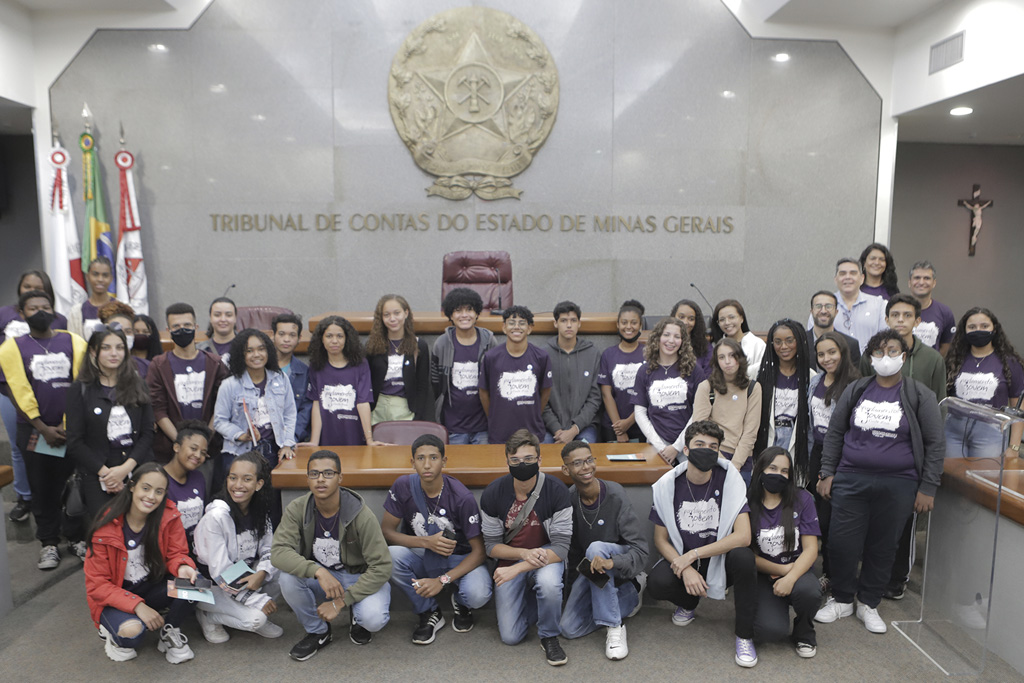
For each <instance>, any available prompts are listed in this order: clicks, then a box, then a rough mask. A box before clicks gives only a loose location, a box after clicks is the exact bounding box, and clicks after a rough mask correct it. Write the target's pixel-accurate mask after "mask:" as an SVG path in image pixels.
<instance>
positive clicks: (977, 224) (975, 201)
mask: <svg viewBox="0 0 1024 683" xmlns="http://www.w3.org/2000/svg"><path fill="white" fill-rule="evenodd" d="M956 205H957V206H962V207H964V208H965V209H968V210H969V211H970V212H971V233H970V235H971V236H970V242H969V246H968V249H967V255H968V256H974V245H975V244H977V243H978V233H979V232H981V212H982V211H984V210H985V209H987V208H988V207H990V206H992V200H991V199H982V198H981V185H975V186H974V190H973V191H972V192H971V198H970V199H958V200H957V202H956Z"/></svg>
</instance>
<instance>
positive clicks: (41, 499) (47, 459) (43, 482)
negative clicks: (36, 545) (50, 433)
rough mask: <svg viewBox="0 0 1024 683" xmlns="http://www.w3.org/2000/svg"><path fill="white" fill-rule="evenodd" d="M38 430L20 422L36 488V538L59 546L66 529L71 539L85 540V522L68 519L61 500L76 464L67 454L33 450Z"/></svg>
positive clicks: (23, 451)
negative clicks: (45, 453) (49, 453)
mask: <svg viewBox="0 0 1024 683" xmlns="http://www.w3.org/2000/svg"><path fill="white" fill-rule="evenodd" d="M34 431H35V429H33V427H32V425H30V424H25V423H20V422H19V423H18V433H17V436H16V437H15V438H16V439H17V444H18V448H19V449H20V450H21V454H22V456H23V457H24V458H25V471H26V473H27V474H28V486H29V488H30V489H31V490H32V501H31V504H32V516H33V517H34V518H35V520H36V538H37V539H39V542H40V543H42V544H43V545H44V546H45V545H57V544H58V543H59V542H60V537H61V534H62V532H63V535H64V537H65V538H67V539H68V540H69V541H72V542H75V541H78V540H81V537H82V533H81V525H80V524H79V523H78V522H77V521H75V520H70V519H68V518H67V516H66V515H65V514H64V502H63V500H61V498H62V494H63V493H64V485H65V484H66V483H67V481H68V477H70V476H71V474H72V473H73V472H74V471H75V465H74V463H72V462H71V460H70V459H68V458H67V457H63V458H58V457H56V456H53V455H44V454H40V453H36V452H35V451H34V450H30V449H29V438H30V437H31V436H32V432H34ZM39 438H40V439H41V438H43V437H42V436H40V437H39Z"/></svg>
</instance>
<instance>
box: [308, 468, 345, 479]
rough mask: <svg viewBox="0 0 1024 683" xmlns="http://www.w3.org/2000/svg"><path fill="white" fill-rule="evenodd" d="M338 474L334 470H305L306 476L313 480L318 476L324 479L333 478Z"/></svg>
mask: <svg viewBox="0 0 1024 683" xmlns="http://www.w3.org/2000/svg"><path fill="white" fill-rule="evenodd" d="M338 474H339V473H338V472H335V471H334V470H309V471H308V472H306V476H307V477H309V478H310V479H311V480H313V481H315V480H317V479H319V478H320V477H323V478H324V479H334V478H335V477H336V476H338Z"/></svg>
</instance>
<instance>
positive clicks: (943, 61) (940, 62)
mask: <svg viewBox="0 0 1024 683" xmlns="http://www.w3.org/2000/svg"><path fill="white" fill-rule="evenodd" d="M965 33H966V32H965V31H960V33H957V34H954V35H952V36H950V37H949V38H946V39H945V40H942V41H939V42H938V43H935V44H934V45H932V51H931V55H930V56H929V58H928V75H929V76H930V75H932V74H933V73H935V72H937V71H942V70H943V69H948V68H949V67H951V66H953V65H954V64H958V63H960V62H962V61H964V35H965Z"/></svg>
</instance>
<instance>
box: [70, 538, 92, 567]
mask: <svg viewBox="0 0 1024 683" xmlns="http://www.w3.org/2000/svg"><path fill="white" fill-rule="evenodd" d="M70 545H71V552H73V553H74V554H75V556H76V557H78V559H80V560H81V561H82V562H85V554H86V553H87V552H89V547H88V546H87V545H86V544H85V541H78V542H77V543H71V544H70Z"/></svg>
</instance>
